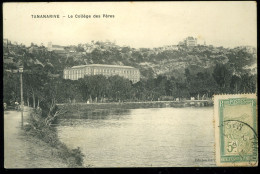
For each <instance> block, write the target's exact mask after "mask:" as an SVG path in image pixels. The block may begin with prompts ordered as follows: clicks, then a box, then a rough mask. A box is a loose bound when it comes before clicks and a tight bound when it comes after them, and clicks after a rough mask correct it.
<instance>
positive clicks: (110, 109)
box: [57, 100, 213, 118]
mask: <svg viewBox="0 0 260 174" xmlns="http://www.w3.org/2000/svg"><path fill="white" fill-rule="evenodd" d="M57 106H58V107H59V108H64V106H65V108H66V110H67V113H66V114H65V115H64V116H63V117H78V118H81V117H88V116H90V115H94V116H95V115H97V116H105V115H108V114H111V113H112V114H120V113H122V112H127V110H128V109H138V108H170V107H172V108H183V107H209V106H213V101H212V100H186V101H150V102H119V103H88V104H87V103H72V104H71V103H70V104H57Z"/></svg>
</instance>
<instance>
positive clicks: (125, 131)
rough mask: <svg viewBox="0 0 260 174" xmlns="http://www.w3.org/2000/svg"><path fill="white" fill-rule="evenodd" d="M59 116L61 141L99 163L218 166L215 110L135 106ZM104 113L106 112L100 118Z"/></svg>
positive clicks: (98, 164) (120, 165)
mask: <svg viewBox="0 0 260 174" xmlns="http://www.w3.org/2000/svg"><path fill="white" fill-rule="evenodd" d="M86 115H87V116H86V117H84V119H83V118H82V117H81V119H61V120H59V126H58V132H59V136H60V139H61V141H63V142H64V143H66V144H67V145H68V146H69V147H71V148H76V147H80V148H81V149H82V152H83V153H84V154H85V156H86V157H85V159H84V162H85V164H86V165H93V166H94V167H150V166H153V167H159V166H161V167H170V166H199V165H202V166H205V165H207V166H214V160H213V159H214V131H213V123H212V120H213V108H153V109H131V110H127V111H126V112H122V113H121V112H120V113H118V114H115V113H112V114H111V113H110V114H107V115H106V114H104V115H101V114H96V115H95V114H93V115H90V114H86ZM100 115H101V116H100Z"/></svg>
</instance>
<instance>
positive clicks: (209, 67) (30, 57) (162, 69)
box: [4, 41, 257, 79]
mask: <svg viewBox="0 0 260 174" xmlns="http://www.w3.org/2000/svg"><path fill="white" fill-rule="evenodd" d="M71 50H73V51H71ZM256 60H257V59H256V49H255V48H251V47H237V48H234V49H229V48H223V47H213V46H196V47H185V46H178V48H177V49H171V47H169V46H165V47H160V48H153V49H149V48H140V49H135V48H131V47H127V46H123V47H121V46H118V45H115V44H114V43H111V42H100V41H97V42H94V41H92V43H91V44H79V45H78V46H67V47H66V48H65V51H64V53H63V54H60V53H59V52H55V51H48V50H47V48H46V47H44V46H37V45H34V44H32V45H31V46H30V47H25V46H24V45H17V44H12V43H9V44H8V45H6V46H5V47H4V69H6V70H7V69H8V70H12V69H17V68H16V67H17V65H18V64H21V63H23V64H24V68H25V70H26V69H32V68H36V67H39V68H40V69H43V70H45V71H47V72H49V73H52V74H59V75H62V71H63V69H64V68H65V67H71V66H74V65H82V64H92V63H93V64H114V65H126V66H133V67H136V68H139V69H140V71H141V77H142V78H144V79H147V78H149V77H157V76H158V75H166V76H174V77H177V78H178V77H179V78H182V77H183V75H184V72H185V71H184V70H185V69H186V68H187V69H189V70H190V72H191V73H193V74H197V73H198V72H205V71H207V72H212V71H213V68H214V66H215V65H216V64H227V65H229V67H230V68H232V72H233V74H236V75H242V74H245V73H249V74H256Z"/></svg>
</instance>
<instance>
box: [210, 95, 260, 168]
mask: <svg viewBox="0 0 260 174" xmlns="http://www.w3.org/2000/svg"><path fill="white" fill-rule="evenodd" d="M257 119H258V118H257V97H256V94H241V95H215V96H214V121H215V143H216V144H215V152H216V154H215V155H216V156H215V157H216V165H217V166H257V165H258V133H257Z"/></svg>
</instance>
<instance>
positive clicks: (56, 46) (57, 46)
mask: <svg viewBox="0 0 260 174" xmlns="http://www.w3.org/2000/svg"><path fill="white" fill-rule="evenodd" d="M52 47H53V48H64V46H60V45H52Z"/></svg>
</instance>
